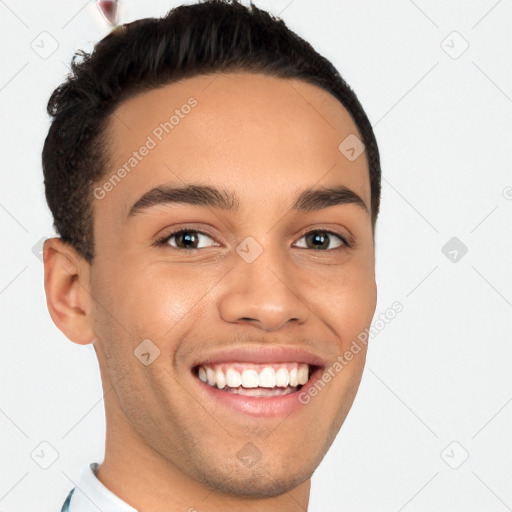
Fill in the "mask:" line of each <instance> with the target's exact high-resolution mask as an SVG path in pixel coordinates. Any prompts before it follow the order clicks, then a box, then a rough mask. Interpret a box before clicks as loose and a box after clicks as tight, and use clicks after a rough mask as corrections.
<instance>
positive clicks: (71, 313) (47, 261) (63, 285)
mask: <svg viewBox="0 0 512 512" xmlns="http://www.w3.org/2000/svg"><path fill="white" fill-rule="evenodd" d="M43 261H44V289H45V293H46V304H47V306H48V312H49V313H50V316H51V318H52V320H53V322H54V323H55V325H56V326H57V328H58V329H59V330H60V331H62V333H63V334H64V335H65V336H66V337H67V338H68V339H70V340H71V341H73V342H74V343H78V344H80V345H86V344H88V343H91V342H92V341H93V340H94V339H95V335H94V331H93V330H92V327H91V326H92V325H93V323H92V318H91V312H92V308H91V305H92V304H91V302H92V299H91V295H90V292H89V289H90V287H89V272H90V266H89V264H88V263H87V262H86V261H85V260H84V259H83V258H82V257H81V256H80V255H79V254H77V252H76V251H75V250H74V248H73V247H71V246H70V245H69V244H67V243H66V242H64V241H63V240H62V239H60V238H49V239H47V240H46V241H45V243H44V246H43Z"/></svg>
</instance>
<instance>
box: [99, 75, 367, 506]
mask: <svg viewBox="0 0 512 512" xmlns="http://www.w3.org/2000/svg"><path fill="white" fill-rule="evenodd" d="M171 116H174V117H171ZM166 122H167V125H166V124H165V123H166ZM349 135H355V136H357V137H358V138H361V137H360V135H359V132H358V130H357V128H356V125H355V124H354V122H353V121H352V119H351V117H350V115H349V114H348V112H347V111H346V110H345V109H344V107H343V106H342V105H341V104H340V103H339V102H338V101H337V100H336V99H335V98H334V97H333V96H331V95H330V94H329V93H327V92H326V91H323V90H322V89H320V88H318V87H316V86H313V85H310V84H307V83H304V82H301V81H298V80H284V79H279V78H274V77H266V76H263V75H258V74H250V73H239V74H217V75H210V76H200V77H195V78H191V79H186V80H183V81H181V82H179V83H176V84H172V85H168V86H165V87H162V88H160V89H158V90H153V91H150V92H146V93H144V94H141V95H139V96H136V97H134V98H132V99H130V100H127V101H125V102H124V103H123V104H121V105H120V106H119V107H118V108H117V110H116V111H115V114H114V116H113V117H112V120H111V122H110V124H109V126H108V133H107V136H108V138H110V140H111V141H112V144H111V147H110V152H109V155H110V157H111V167H110V168H109V171H108V172H107V174H106V176H105V178H104V179H103V180H101V181H100V182H99V183H97V184H96V188H95V199H94V204H93V208H94V237H95V259H94V262H93V264H92V265H91V267H90V291H91V295H92V297H94V301H93V305H92V310H91V315H90V321H91V325H92V329H93V331H94V334H95V340H94V347H95V350H96V352H97V354H98V358H99V364H100V368H101V373H102V379H103V381H104V387H105V390H109V389H111V387H112V386H113V384H115V387H114V390H113V391H112V392H111V393H108V401H107V397H106V407H107V424H109V425H110V426H109V428H111V429H114V430H115V431H116V432H117V435H118V438H123V437H124V440H125V441H126V442H130V443H131V445H132V446H133V447H134V446H136V447H137V450H139V451H140V452H141V453H142V452H144V451H146V453H149V452H151V453H156V454H158V457H160V458H161V460H162V461H164V462H165V463H168V464H169V465H170V466H173V467H174V468H176V469H177V470H179V471H180V472H182V473H183V474H186V475H188V476H189V477H191V478H192V479H194V480H195V481H197V482H200V483H204V484H211V485H213V486H215V487H216V488H217V489H218V490H220V491H222V492H224V493H227V494H246V495H248V496H254V497H256V496H260V497H262V496H272V495H277V494H280V493H284V492H286V491H288V490H290V489H292V488H294V487H296V486H297V485H298V484H300V483H301V482H304V481H305V480H307V479H309V478H310V477H311V475H312V473H313V471H314V470H315V469H316V467H317V466H318V464H319V463H320V461H321V460H322V458H323V457H324V455H325V453H326V451H327V449H328V447H329V446H330V445H331V443H332V441H333V440H334V438H335V436H336V434H337V432H338V430H339V429H340V427H341V425H342V423H343V422H344V420H345V417H346V416H347V414H348V411H349V409H350V407H351V405H352V403H353V400H354V397H355V395H356V392H357V389H358V386H359V382H360V379H361V374H362V371H363V367H364V362H365V357H366V349H365V347H364V346H363V349H362V350H361V351H360V352H359V353H358V354H357V355H356V356H354V358H353V359H352V361H350V363H349V364H347V365H346V366H344V367H343V369H342V371H334V372H333V371H332V368H333V365H334V364H335V362H336V361H337V360H339V359H337V358H338V356H340V355H343V353H344V352H345V351H346V350H348V348H349V347H350V345H351V343H352V341H353V340H355V339H356V338H357V336H358V334H359V333H361V332H362V331H364V330H365V328H367V327H369V325H370V323H371V320H372V318H373V315H374V312H375V305H376V285H375V274H374V244H373V233H372V224H371V214H370V199H371V197H370V182H369V175H368V162H367V160H366V156H365V154H364V153H363V154H361V156H360V157H358V158H356V159H355V160H353V159H352V160H349V159H347V158H346V157H345V155H344V154H342V152H340V150H339V149H338V146H339V145H340V143H341V142H342V141H343V140H344V139H346V138H347V137H348V136H349ZM143 146H145V147H146V150H143V149H141V147H143ZM134 152H136V154H135V153H134ZM130 159H131V160H130ZM123 166H124V167H123ZM121 168H124V169H125V172H122V171H119V169H121ZM113 175H116V177H113ZM107 182H108V183H110V185H108V184H107ZM188 185H193V186H194V187H196V188H193V189H188V190H189V194H188V195H187V194H186V193H183V191H182V192H177V191H176V190H175V189H176V188H183V187H186V186H188ZM199 187H209V188H210V189H218V190H219V192H217V193H215V192H212V190H210V189H207V190H206V191H205V189H203V188H199ZM327 188H329V189H331V188H332V189H336V191H333V192H332V193H327V194H326V193H324V194H318V193H317V194H315V193H314V192H315V191H317V190H318V189H327ZM308 191H309V196H307V197H306V196H305V195H304V193H305V192H308ZM340 191H341V192H340ZM191 192H194V193H191ZM356 195H357V196H358V197H359V198H360V200H361V202H360V203H358V202H357V198H356ZM143 196H144V197H143ZM141 198H142V199H141ZM301 199H302V200H301ZM179 230H182V232H181V233H178V234H174V233H176V232H177V231H179ZM143 340H146V341H144V342H143ZM147 340H150V341H147ZM142 342H143V344H142V345H141V343H142ZM134 352H135V353H134ZM207 363H209V366H208V364H207ZM295 363H300V364H304V363H308V364H309V367H308V369H309V368H310V369H311V372H312V376H311V377H310V379H309V381H308V382H307V383H306V384H305V385H304V386H303V387H302V389H301V390H299V391H297V386H296V385H295V386H293V387H290V382H289V380H290V378H292V377H291V376H290V373H291V372H286V373H285V372H284V371H281V373H280V375H281V377H278V379H281V378H282V379H284V384H283V382H281V381H280V382H281V387H277V388H275V389H277V390H278V391H274V392H272V393H273V394H275V395H276V396H272V397H264V396H259V397H258V396H248V395H247V394H243V393H235V392H234V391H233V390H231V391H227V390H226V388H224V389H223V390H220V389H217V387H216V386H222V384H217V385H214V386H215V387H214V386H211V385H210V384H208V383H205V382H203V381H202V380H201V379H200V378H199V367H200V366H201V365H203V370H204V372H203V370H201V375H202V378H203V379H204V378H205V375H206V379H207V378H208V377H210V378H211V375H212V374H213V375H214V376H215V377H218V378H220V379H221V380H222V376H220V377H219V376H218V371H221V372H224V375H225V374H226V373H228V372H230V370H229V368H230V367H231V377H230V378H235V381H236V375H235V377H233V370H238V371H239V373H240V375H241V376H242V375H243V373H244V371H245V370H256V374H259V376H258V379H259V380H257V381H256V382H258V383H263V384H264V385H270V386H271V384H268V383H267V381H265V380H264V379H263V378H262V376H261V373H260V371H261V369H262V368H264V367H270V368H272V369H273V370H274V372H276V371H279V369H280V368H282V367H285V368H286V369H288V370H290V371H291V370H292V368H293V367H294V365H295ZM204 365H206V366H204ZM208 367H209V368H210V371H208V370H207V368H208ZM328 369H331V372H332V374H334V377H333V378H331V379H329V381H328V382H327V383H325V385H324V386H323V387H322V389H321V390H320V391H318V392H317V393H316V396H314V397H312V396H311V397H310V399H309V400H308V401H307V403H305V402H306V400H304V399H303V400H302V402H303V403H301V400H300V399H299V394H300V391H303V392H304V390H306V389H308V388H307V387H308V386H311V385H312V382H313V381H315V382H316V381H318V379H320V378H322V376H323V375H325V372H326V371H327V370H328ZM265 372H266V373H267V374H268V375H270V380H272V376H271V375H272V370H265ZM253 376H254V373H252V372H249V373H248V374H247V375H246V376H245V380H244V382H246V384H247V386H249V385H251V384H249V382H250V381H251V377H253ZM326 380H327V379H326ZM216 382H218V381H216ZM230 382H231V384H232V386H230V387H231V388H235V387H236V386H235V384H236V385H239V384H238V383H236V382H234V381H230ZM286 382H288V387H284V386H285V383H286ZM291 384H293V382H291ZM295 384H296V383H295ZM268 389H271V388H268ZM290 391H292V392H291V393H289V392H290ZM283 392H285V393H287V394H285V395H280V396H279V395H278V393H283ZM251 393H257V392H255V391H254V390H253V391H252V392H251ZM262 393H263V392H262ZM267 394H268V391H267ZM308 396H309V395H308ZM302 397H304V394H302ZM128 440H129V441H128ZM125 446H126V445H125ZM234 475H236V476H234Z"/></svg>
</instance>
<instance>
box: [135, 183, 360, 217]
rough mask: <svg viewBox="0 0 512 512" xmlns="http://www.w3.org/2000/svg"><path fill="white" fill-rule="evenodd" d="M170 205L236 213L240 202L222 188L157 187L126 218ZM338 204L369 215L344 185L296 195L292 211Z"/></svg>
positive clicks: (141, 199) (199, 186) (310, 190)
mask: <svg viewBox="0 0 512 512" xmlns="http://www.w3.org/2000/svg"><path fill="white" fill-rule="evenodd" d="M169 203H184V204H190V205H198V206H202V207H212V208H220V209H222V210H226V211H230V212H235V213H237V212H239V210H240V202H239V200H238V198H237V196H236V194H235V193H234V192H233V191H229V190H227V189H225V188H215V187H211V186H209V185H195V184H190V185H186V186H169V185H160V186H158V187H155V188H153V189H151V190H149V191H148V192H146V193H145V194H144V195H143V196H142V197H140V199H138V200H137V201H136V202H135V203H134V205H133V206H132V207H131V208H130V211H129V212H128V217H132V216H134V215H136V214H138V213H142V212H144V211H146V210H148V209H150V208H153V207H154V206H157V205H162V204H169ZM341 204H355V205H357V206H359V207H361V208H362V209H363V210H365V211H366V212H367V213H369V210H368V207H367V206H366V204H365V202H364V201H363V200H362V199H361V197H360V196H359V195H358V194H356V193H355V192H354V191H353V190H350V189H349V188H347V187H345V186H344V185H339V186H336V187H322V188H309V189H306V190H304V191H302V192H301V193H300V194H299V196H298V197H297V199H296V201H295V203H294V204H293V206H292V210H295V211H298V212H311V211H316V210H322V209H323V208H329V207H330V206H337V205H341Z"/></svg>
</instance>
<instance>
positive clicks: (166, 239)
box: [153, 228, 352, 252]
mask: <svg viewBox="0 0 512 512" xmlns="http://www.w3.org/2000/svg"><path fill="white" fill-rule="evenodd" d="M181 233H199V234H201V235H206V236H208V237H210V238H212V239H213V237H212V236H211V235H210V234H209V233H206V232H204V231H199V230H198V229H179V230H177V231H173V232H172V233H169V234H168V235H166V236H165V237H163V238H160V239H159V240H157V241H156V242H155V243H154V244H153V245H155V246H156V247H163V246H167V247H171V248H172V249H174V250H177V251H184V252H191V251H201V250H203V249H196V248H192V249H184V248H182V247H172V246H170V245H168V242H169V240H170V239H171V238H173V237H175V236H177V235H180V234H181ZM310 233H328V234H330V235H334V236H336V237H338V238H339V239H340V240H341V241H342V243H343V245H341V246H340V247H336V248H334V249H310V250H312V251H319V252H332V251H336V250H343V249H350V248H351V247H352V244H351V243H349V242H348V241H347V239H346V238H344V237H343V236H341V235H340V234H339V233H336V231H332V230H330V229H321V228H317V229H312V230H310V231H306V232H304V233H302V234H301V236H300V237H299V240H300V239H301V238H303V237H304V236H306V235H309V234H310ZM301 249H304V247H301ZM306 249H307V247H306Z"/></svg>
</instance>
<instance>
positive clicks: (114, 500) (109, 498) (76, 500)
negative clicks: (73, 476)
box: [69, 462, 137, 512]
mask: <svg viewBox="0 0 512 512" xmlns="http://www.w3.org/2000/svg"><path fill="white" fill-rule="evenodd" d="M99 466H100V465H99V464H98V463H97V462H93V463H91V464H87V465H86V466H84V467H83V468H82V471H81V473H80V476H79V477H78V481H77V483H76V487H75V489H74V492H73V495H72V496H71V501H70V504H69V512H91V511H97V510H101V511H102V512H137V510H135V509H134V508H133V507H131V506H130V505H128V503H126V502H124V501H123V500H122V499H121V498H119V497H118V496H116V495H115V494H114V493H113V492H112V491H110V490H109V489H107V488H106V487H105V486H104V485H103V484H102V483H101V482H100V481H99V479H98V477H97V476H96V474H97V471H98V468H99Z"/></svg>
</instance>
